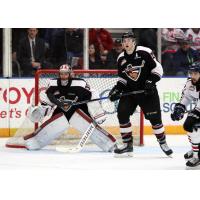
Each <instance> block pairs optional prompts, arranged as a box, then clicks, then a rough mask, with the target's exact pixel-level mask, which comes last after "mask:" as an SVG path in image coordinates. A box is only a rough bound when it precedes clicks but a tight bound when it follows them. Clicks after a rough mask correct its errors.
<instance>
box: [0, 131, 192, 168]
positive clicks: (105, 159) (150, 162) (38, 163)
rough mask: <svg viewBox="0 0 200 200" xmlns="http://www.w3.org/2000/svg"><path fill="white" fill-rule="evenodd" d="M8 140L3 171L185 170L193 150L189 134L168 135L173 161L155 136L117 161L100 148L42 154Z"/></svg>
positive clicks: (0, 164)
mask: <svg viewBox="0 0 200 200" xmlns="http://www.w3.org/2000/svg"><path fill="white" fill-rule="evenodd" d="M5 142H6V138H1V139H0V158H1V159H0V169H45V168H46V169H70V170H71V169H73V170H91V169H92V170H95V169H97V170H104V169H105V170H107V169H108V170H110V169H112V170H185V160H184V158H183V154H184V153H185V152H186V151H188V150H189V149H190V144H189V142H188V141H187V137H186V136H185V135H168V136H167V142H168V144H169V146H170V147H171V148H172V149H173V151H174V154H173V158H169V157H167V156H166V155H165V154H164V153H163V152H162V151H161V149H160V147H159V145H158V143H157V141H156V138H155V136H153V135H151V136H149V135H148V136H145V137H144V142H145V145H144V146H143V147H135V148H134V157H129V158H114V156H113V154H112V153H105V152H102V151H101V150H100V149H99V148H98V147H96V146H92V147H85V148H84V149H83V151H82V152H80V153H75V154H72V153H71V154H65V153H60V152H56V151H55V146H54V147H53V146H48V147H46V148H44V149H42V150H40V151H27V150H25V149H10V148H6V147H5Z"/></svg>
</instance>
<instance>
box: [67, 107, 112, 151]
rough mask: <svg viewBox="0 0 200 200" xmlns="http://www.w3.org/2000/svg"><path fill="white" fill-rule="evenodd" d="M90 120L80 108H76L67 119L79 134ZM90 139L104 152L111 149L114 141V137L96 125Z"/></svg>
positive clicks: (85, 128) (84, 129)
mask: <svg viewBox="0 0 200 200" xmlns="http://www.w3.org/2000/svg"><path fill="white" fill-rule="evenodd" d="M92 122H93V121H92V119H91V118H90V117H89V116H88V115H86V114H85V113H84V112H83V111H82V110H80V109H78V110H77V111H76V112H75V113H74V114H73V116H72V117H71V119H70V120H69V123H70V124H71V125H72V126H73V127H74V128H75V129H77V130H78V131H79V132H80V133H81V134H83V133H84V132H85V131H86V130H87V128H88V126H89V125H90V123H92ZM90 140H91V141H92V142H93V143H94V144H96V145H97V146H98V147H99V148H100V149H102V150H103V151H105V152H109V151H112V150H113V148H114V145H115V143H116V139H115V138H114V137H113V136H112V135H111V134H109V133H108V132H107V131H105V130H104V129H102V128H101V127H99V126H97V127H96V129H95V130H94V132H93V133H92V135H91V136H90Z"/></svg>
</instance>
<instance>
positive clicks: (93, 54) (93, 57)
mask: <svg viewBox="0 0 200 200" xmlns="http://www.w3.org/2000/svg"><path fill="white" fill-rule="evenodd" d="M99 66H100V56H99V52H98V51H97V50H96V48H95V46H94V44H90V46H89V68H90V69H97V68H98V67H99Z"/></svg>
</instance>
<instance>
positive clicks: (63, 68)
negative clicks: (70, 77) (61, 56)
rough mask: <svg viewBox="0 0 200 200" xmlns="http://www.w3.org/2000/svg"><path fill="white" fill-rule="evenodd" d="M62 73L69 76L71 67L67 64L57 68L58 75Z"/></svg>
mask: <svg viewBox="0 0 200 200" xmlns="http://www.w3.org/2000/svg"><path fill="white" fill-rule="evenodd" d="M62 72H64V73H69V74H71V72H72V68H71V66H70V65H68V64H64V65H61V66H60V67H59V73H62Z"/></svg>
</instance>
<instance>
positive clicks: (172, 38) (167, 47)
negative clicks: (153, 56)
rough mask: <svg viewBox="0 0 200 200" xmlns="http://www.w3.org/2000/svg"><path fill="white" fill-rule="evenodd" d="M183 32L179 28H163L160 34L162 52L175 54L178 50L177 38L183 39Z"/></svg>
mask: <svg viewBox="0 0 200 200" xmlns="http://www.w3.org/2000/svg"><path fill="white" fill-rule="evenodd" d="M184 36H185V35H184V32H183V30H181V29H179V28H163V29H162V32H161V37H162V51H168V52H171V53H175V52H176V50H177V49H178V48H179V45H178V43H177V38H183V37H184Z"/></svg>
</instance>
